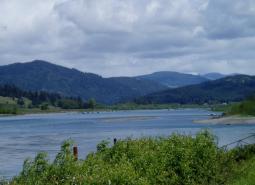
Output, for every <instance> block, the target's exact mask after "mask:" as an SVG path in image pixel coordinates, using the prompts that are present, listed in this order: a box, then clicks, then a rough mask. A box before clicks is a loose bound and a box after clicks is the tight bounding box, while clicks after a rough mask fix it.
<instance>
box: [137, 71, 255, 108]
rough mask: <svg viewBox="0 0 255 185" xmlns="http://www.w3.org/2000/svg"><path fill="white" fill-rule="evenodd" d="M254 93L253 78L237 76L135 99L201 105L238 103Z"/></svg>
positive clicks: (141, 101) (138, 101)
mask: <svg viewBox="0 0 255 185" xmlns="http://www.w3.org/2000/svg"><path fill="white" fill-rule="evenodd" d="M254 92H255V76H247V75H237V76H229V77H226V78H223V79H219V80H215V81H208V82H204V83H202V84H198V85H191V86H187V87H181V88H177V89H170V90H165V91H161V92H157V93H152V94H150V95H147V96H144V97H141V98H138V99H136V102H137V103H140V104H146V103H158V104H161V103H181V104H203V103H223V102H238V101H241V100H243V99H244V98H246V97H247V96H249V95H251V94H253V93H254Z"/></svg>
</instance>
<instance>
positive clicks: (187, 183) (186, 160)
mask: <svg viewBox="0 0 255 185" xmlns="http://www.w3.org/2000/svg"><path fill="white" fill-rule="evenodd" d="M71 149H72V144H71V143H70V142H65V143H64V144H63V146H62V148H61V151H60V152H59V154H58V155H57V156H56V158H55V160H54V162H52V163H51V162H49V159H48V157H47V154H45V153H40V154H38V155H37V156H36V157H35V159H33V160H32V159H28V160H26V161H25V163H24V167H23V171H22V172H21V173H20V175H19V176H17V177H14V178H13V179H12V180H11V182H9V183H10V184H11V185H34V184H37V185H54V184H56V185H57V184H62V185H70V184H75V185H79V184H84V185H85V184H100V185H101V184H115V185H122V184H127V185H150V184H151V185H155V184H158V185H160V184H165V185H201V184H203V185H218V184H228V185H239V184H240V183H243V184H242V185H244V182H247V183H248V182H249V180H250V181H251V180H252V179H254V172H252V171H249V173H247V174H245V176H244V175H243V170H248V168H247V167H248V165H252V166H251V167H249V169H254V168H255V166H254V163H255V159H254V156H255V145H250V146H247V147H243V148H235V149H233V150H230V151H225V150H223V149H220V148H218V147H217V144H216V142H215V138H214V137H213V136H212V135H211V134H210V133H209V132H207V131H203V132H200V133H198V134H197V135H196V136H195V137H191V136H184V135H172V136H169V137H168V138H141V139H125V140H119V141H118V142H117V143H116V144H115V145H113V146H109V145H108V144H107V142H105V141H104V142H101V143H100V144H98V146H97V152H95V153H91V154H89V155H88V156H87V158H86V159H85V160H78V161H77V160H75V158H74V156H73V154H72V150H71ZM246 176H247V177H248V179H247V178H245V177H246ZM251 182H252V183H253V181H251ZM2 184H4V182H2ZM249 185H252V184H249Z"/></svg>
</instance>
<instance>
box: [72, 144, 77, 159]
mask: <svg viewBox="0 0 255 185" xmlns="http://www.w3.org/2000/svg"><path fill="white" fill-rule="evenodd" d="M73 155H74V160H75V161H77V160H78V147H77V146H74V147H73Z"/></svg>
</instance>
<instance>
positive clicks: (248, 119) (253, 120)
mask: <svg viewBox="0 0 255 185" xmlns="http://www.w3.org/2000/svg"><path fill="white" fill-rule="evenodd" d="M193 122H194V123H198V124H215V125H218V124H219V125H239V124H255V116H240V115H236V116H224V117H220V118H211V119H205V120H194V121H193Z"/></svg>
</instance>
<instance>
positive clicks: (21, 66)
mask: <svg viewBox="0 0 255 185" xmlns="http://www.w3.org/2000/svg"><path fill="white" fill-rule="evenodd" d="M0 84H14V85H15V86H17V87H19V88H22V89H24V90H31V91H47V92H54V93H59V94H61V95H64V96H73V97H82V98H83V99H84V100H88V99H90V98H94V99H96V100H97V101H98V102H100V103H106V104H112V103H117V102H120V101H126V100H130V99H133V98H135V97H137V96H143V95H146V94H149V93H152V92H156V91H159V90H163V89H166V87H165V86H163V85H160V84H158V83H156V82H152V81H148V80H142V79H137V78H128V77H127V78H103V77H101V76H98V75H96V74H92V73H83V72H81V71H78V70H76V69H69V68H66V67H62V66H59V65H54V64H51V63H49V62H45V61H40V60H35V61H32V62H28V63H16V64H11V65H6V66H1V67H0Z"/></svg>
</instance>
